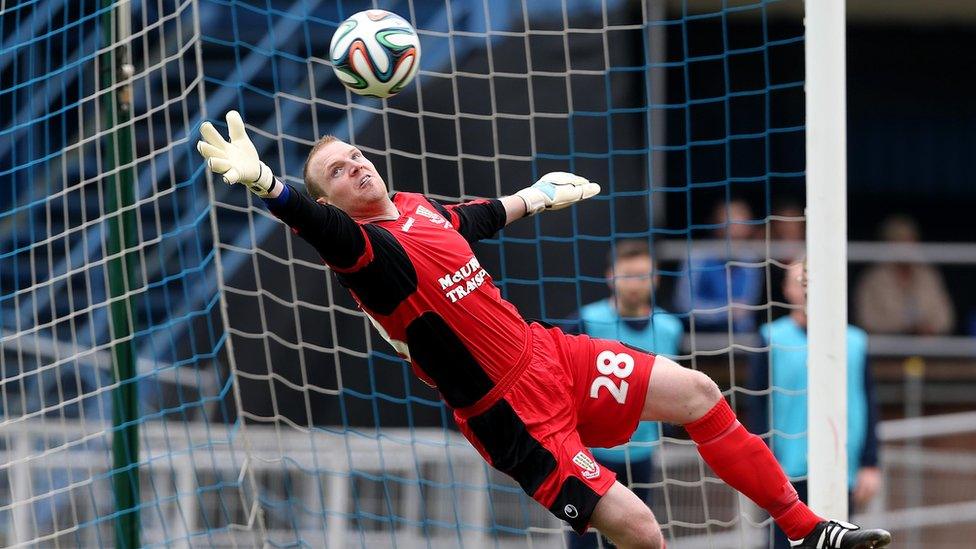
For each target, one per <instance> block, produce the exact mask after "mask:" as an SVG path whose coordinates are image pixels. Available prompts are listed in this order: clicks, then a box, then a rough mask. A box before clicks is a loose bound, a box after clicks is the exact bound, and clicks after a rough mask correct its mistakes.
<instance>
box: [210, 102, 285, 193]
mask: <svg viewBox="0 0 976 549" xmlns="http://www.w3.org/2000/svg"><path fill="white" fill-rule="evenodd" d="M227 130H228V132H229V133H230V142H229V143H228V142H227V141H224V138H223V136H221V135H220V133H219V132H218V131H217V129H216V128H214V126H213V124H211V123H210V122H204V123H203V125H202V126H200V136H201V137H203V141H197V152H199V153H200V155H201V156H203V158H204V159H205V160H206V161H207V167H208V168H210V171H212V172H214V173H216V174H219V175H220V176H221V177H222V178H223V179H224V183H227V184H228V185H233V184H234V183H243V184H244V185H245V186H246V187H247V188H248V189H250V190H251V192H252V193H254V194H256V195H258V196H260V197H262V198H263V197H267V196H268V195H269V194H270V192H271V190H272V189H273V188H274V186H275V178H274V174H273V173H272V172H271V168H269V167H268V165H267V164H265V163H264V162H261V159H260V158H258V151H257V149H255V148H254V144H253V143H251V139H250V138H248V136H247V131H245V130H244V120H243V119H242V118H241V115H240V113H239V112H237V111H229V112H228V113H227Z"/></svg>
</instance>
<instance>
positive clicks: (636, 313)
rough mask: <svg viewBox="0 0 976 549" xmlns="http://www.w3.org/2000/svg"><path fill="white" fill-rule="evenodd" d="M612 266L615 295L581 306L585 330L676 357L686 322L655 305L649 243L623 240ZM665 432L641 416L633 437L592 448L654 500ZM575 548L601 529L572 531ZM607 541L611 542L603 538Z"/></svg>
mask: <svg viewBox="0 0 976 549" xmlns="http://www.w3.org/2000/svg"><path fill="white" fill-rule="evenodd" d="M609 259H610V260H609V261H608V263H609V265H608V267H607V285H608V286H609V287H610V292H611V294H610V297H608V298H607V299H602V300H600V301H596V302H594V303H590V304H588V305H585V306H583V307H582V308H581V309H580V310H579V326H578V328H577V329H578V330H579V331H580V332H583V333H586V334H588V335H590V336H592V337H597V338H603V339H616V340H619V341H620V342H622V343H624V344H625V345H631V346H634V347H638V348H640V349H642V350H645V351H649V352H651V353H654V354H660V355H664V356H667V357H669V358H674V357H675V356H676V355H678V354H679V349H680V345H681V338H682V337H683V335H684V327H683V326H682V324H681V321H680V320H678V318H677V317H676V316H674V315H672V314H669V313H668V312H667V311H665V310H663V309H661V308H659V307H653V306H652V299H651V297H652V293H653V291H654V287H655V286H656V278H657V277H656V276H655V274H654V261H653V259H652V258H651V253H650V249H649V248H648V246H647V243H646V242H644V241H641V240H623V241H620V242H618V243H617V244H616V246H614V249H613V250H612V251H611V254H610V258H609ZM659 438H660V424H659V423H658V422H653V421H642V422H641V423H640V424H639V425H638V427H637V430H636V431H635V432H634V436H633V437H632V438H631V440H630V442H629V443H627V444H624V445H621V446H617V447H615V448H593V449H592V452H593V456H594V457H595V458H596V459H597V461H598V462H600V463H602V464H604V465H606V466H607V467H609V468H611V469H613V470H614V471H615V472H616V473H617V478H618V479H619V480H621V481H622V482H623V483H624V484H625V485H627V486H628V487H629V488H630V489H632V490H633V491H634V493H636V494H637V496H638V497H639V498H641V499H642V500H643V501H645V502H647V503H648V504H650V488H648V486H649V484H650V482H651V473H652V470H653V463H652V456H653V453H654V449H655V447H656V442H657V440H658V439H659ZM569 545H570V546H571V547H573V548H574V549H575V548H584V547H585V548H589V547H597V546H598V545H599V544H598V540H597V535H596V534H595V533H593V532H590V533H588V534H587V535H585V536H570V537H569ZM603 546H604V547H607V546H609V541H608V540H606V539H604V540H603Z"/></svg>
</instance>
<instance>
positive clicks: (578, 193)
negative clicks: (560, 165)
mask: <svg viewBox="0 0 976 549" xmlns="http://www.w3.org/2000/svg"><path fill="white" fill-rule="evenodd" d="M599 192H600V185H598V184H596V183H592V182H590V181H589V180H588V179H586V178H585V177H580V176H578V175H576V174H571V173H567V172H550V173H547V174H546V175H544V176H542V177H540V178H539V180H538V181H536V182H535V184H533V185H532V186H531V187H526V188H525V189H522V190H521V191H519V192H517V193H515V195H516V196H518V197H520V198H521V199H522V200H523V201H524V202H525V213H526V215H535V214H537V213H539V212H541V211H542V210H558V209H561V208H565V207H567V206H569V205H571V204H574V203H576V202H579V201H580V200H585V199H587V198H589V197H591V196H593V195H595V194H597V193H599Z"/></svg>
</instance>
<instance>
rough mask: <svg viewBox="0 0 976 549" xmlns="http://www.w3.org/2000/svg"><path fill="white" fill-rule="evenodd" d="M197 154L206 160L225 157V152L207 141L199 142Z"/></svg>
mask: <svg viewBox="0 0 976 549" xmlns="http://www.w3.org/2000/svg"><path fill="white" fill-rule="evenodd" d="M197 152H198V153H200V156H202V157H204V158H210V157H214V156H220V157H222V156H224V152H223V151H221V150H220V149H218V148H217V147H214V146H213V145H211V144H210V143H207V142H206V141H197Z"/></svg>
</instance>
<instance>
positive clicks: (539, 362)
mask: <svg viewBox="0 0 976 549" xmlns="http://www.w3.org/2000/svg"><path fill="white" fill-rule="evenodd" d="M266 202H267V204H268V207H269V209H270V210H271V212H272V213H274V214H275V215H276V216H277V217H279V218H280V219H281V220H282V221H284V222H285V223H287V224H288V225H289V226H291V227H292V228H293V229H294V230H295V231H296V232H297V233H298V234H299V235H300V236H301V237H302V238H303V239H305V240H306V241H307V242H309V243H310V244H311V245H312V246H314V247H315V249H316V250H318V252H319V254H320V255H321V256H322V258H323V259H324V260H325V261H326V263H327V264H328V265H329V266H330V267H331V268H332V270H333V271H334V272H335V274H336V276H337V278H338V280H339V282H340V283H341V284H342V285H343V286H345V287H346V288H347V289H348V290H349V291H350V292H351V293H352V295H353V297H354V298H355V299H356V301H357V302H358V303H359V305H360V306H361V307H362V309H363V311H364V312H365V313H366V314H367V315H368V316H369V317H370V319H371V320H372V321H373V323H374V325H376V327H377V329H378V330H379V331H380V333H381V334H382V335H383V336H384V337H385V338H386V339H387V340H388V341H389V342H390V343H391V344H392V345H393V347H394V349H396V351H397V352H398V353H399V354H400V356H402V357H404V358H405V359H407V360H409V361H410V363H411V365H412V367H413V370H414V372H415V373H416V374H417V376H418V377H420V378H421V379H423V380H424V381H425V382H426V383H428V384H429V385H431V386H434V387H436V388H437V390H438V391H439V392H440V394H441V396H442V398H443V399H444V401H445V402H446V403H447V404H448V405H450V406H451V407H452V408H454V410H455V419H456V420H457V423H458V426H459V428H460V429H461V432H462V433H463V434H464V435H465V437H466V438H467V439H468V440H469V441H470V442H471V443H472V445H473V446H474V447H475V448H476V449H477V450H478V452H480V453H481V455H482V456H483V457H484V458H485V459H486V460H487V461H488V462H489V463H491V464H492V466H494V467H495V468H497V469H499V470H501V471H503V472H505V473H507V474H508V475H510V476H511V477H512V478H514V479H515V481H516V482H518V483H519V484H520V485H521V487H522V488H523V489H524V490H525V492H526V493H527V494H529V495H530V496H532V497H533V498H534V499H536V500H537V501H539V502H540V503H541V504H542V505H544V506H546V507H547V508H548V509H549V510H550V511H551V512H552V513H553V514H555V515H556V516H557V517H559V518H561V519H563V520H565V521H567V522H568V523H569V524H570V525H572V526H573V528H574V529H576V530H577V531H578V532H582V531H584V530H585V529H586V527H587V525H588V523H589V518H590V515H591V513H592V511H593V508H594V507H595V506H596V503H597V501H598V500H599V498H600V497H601V496H602V495H603V494H605V493H606V491H607V490H608V489H609V488H610V486H611V485H612V484H613V482H614V480H615V476H614V474H613V472H612V471H610V470H609V469H605V468H603V467H601V466H600V465H599V464H598V463H597V462H596V461H595V460H594V459H593V456H592V455H591V454H590V452H589V450H587V446H614V445H617V444H622V443H624V442H627V441H628V440H629V439H630V436H631V435H632V434H633V431H634V429H635V428H636V426H637V422H638V420H639V418H640V413H641V410H642V408H643V403H644V398H645V396H646V391H647V382H648V379H649V377H650V372H651V368H652V366H653V362H654V357H653V355H650V354H647V353H642V352H637V351H635V350H633V349H631V348H627V347H624V346H623V345H621V344H620V343H618V342H615V341H607V340H599V339H593V338H590V337H588V336H585V335H580V336H571V335H566V334H563V333H562V332H561V331H559V330H558V329H554V328H545V327H543V326H542V325H540V324H535V323H533V324H529V323H527V322H526V321H525V320H524V319H523V318H522V316H521V315H520V314H519V312H518V311H517V310H516V309H515V307H514V306H513V305H512V304H511V303H509V302H507V301H505V300H504V299H503V298H502V297H501V294H500V292H499V291H498V288H497V287H496V286H495V285H494V283H493V282H492V278H491V275H490V274H488V273H487V272H486V271H485V269H484V268H482V267H481V265H480V263H479V262H478V260H477V258H476V257H475V256H474V253H473V252H472V250H471V244H472V243H474V242H477V241H478V240H481V239H483V238H489V237H491V236H493V235H494V234H495V233H497V232H498V231H499V230H500V229H501V228H502V227H504V226H505V221H506V214H505V208H504V206H503V205H502V203H501V201H499V200H475V201H472V202H466V203H463V204H458V205H441V204H439V203H438V202H436V201H434V200H431V199H428V198H426V197H424V196H423V195H420V194H415V193H396V194H395V195H393V204H394V205H395V206H396V208H397V210H398V211H399V217H398V218H397V219H395V220H382V221H374V222H369V223H358V222H356V221H354V220H353V219H352V218H351V217H349V216H348V215H347V214H346V213H345V212H343V211H342V210H340V209H338V208H336V207H333V206H324V205H321V204H318V203H316V202H315V201H313V200H312V199H311V198H309V197H308V196H306V195H304V194H303V193H300V192H298V191H297V190H295V189H294V188H292V187H290V186H287V185H286V186H285V189H284V191H283V192H282V194H281V195H280V196H279V197H277V198H275V199H268V200H266ZM624 378H626V379H624Z"/></svg>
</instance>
